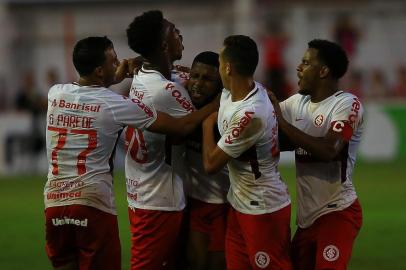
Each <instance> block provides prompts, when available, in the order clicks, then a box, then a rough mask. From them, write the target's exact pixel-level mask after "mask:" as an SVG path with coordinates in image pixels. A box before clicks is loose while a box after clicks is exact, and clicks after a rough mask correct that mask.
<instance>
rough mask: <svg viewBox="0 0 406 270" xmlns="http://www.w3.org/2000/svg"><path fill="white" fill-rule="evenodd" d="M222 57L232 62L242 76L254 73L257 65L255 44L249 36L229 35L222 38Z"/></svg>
mask: <svg viewBox="0 0 406 270" xmlns="http://www.w3.org/2000/svg"><path fill="white" fill-rule="evenodd" d="M223 44H224V50H223V57H224V58H225V59H226V60H227V61H229V62H230V63H232V64H233V66H234V68H235V69H236V71H237V73H238V74H240V75H242V76H252V75H254V72H255V69H256V68H257V65H258V58H259V56H258V48H257V44H256V43H255V41H254V40H252V39H251V38H250V37H247V36H243V35H233V36H229V37H227V38H226V39H225V40H224V43H223Z"/></svg>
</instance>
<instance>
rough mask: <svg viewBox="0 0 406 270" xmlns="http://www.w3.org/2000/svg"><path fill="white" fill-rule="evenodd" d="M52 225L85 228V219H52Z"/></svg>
mask: <svg viewBox="0 0 406 270" xmlns="http://www.w3.org/2000/svg"><path fill="white" fill-rule="evenodd" d="M52 224H53V225H54V226H62V225H75V226H81V227H87V218H85V219H76V218H68V217H63V218H53V219H52Z"/></svg>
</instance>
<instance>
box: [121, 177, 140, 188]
mask: <svg viewBox="0 0 406 270" xmlns="http://www.w3.org/2000/svg"><path fill="white" fill-rule="evenodd" d="M125 181H126V183H127V186H129V187H136V186H138V185H139V183H140V182H139V181H138V180H134V179H130V178H126V179H125Z"/></svg>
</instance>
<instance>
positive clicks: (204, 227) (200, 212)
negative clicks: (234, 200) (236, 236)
mask: <svg viewBox="0 0 406 270" xmlns="http://www.w3.org/2000/svg"><path fill="white" fill-rule="evenodd" d="M228 208H229V204H228V203H221V204H214V203H207V202H203V201H200V200H197V199H193V198H189V200H188V209H189V214H190V230H192V231H197V232H201V233H204V234H207V235H208V236H209V238H210V242H209V248H208V250H209V251H224V249H225V247H224V246H225V235H226V225H227V213H228Z"/></svg>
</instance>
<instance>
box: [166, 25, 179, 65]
mask: <svg viewBox="0 0 406 270" xmlns="http://www.w3.org/2000/svg"><path fill="white" fill-rule="evenodd" d="M164 40H165V41H166V43H167V44H168V53H169V57H170V59H171V61H172V62H174V61H176V60H180V59H181V58H182V51H183V48H184V47H183V43H182V42H183V37H182V35H181V34H180V31H179V29H178V28H176V27H175V25H174V24H173V23H171V22H169V21H167V20H164Z"/></svg>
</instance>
